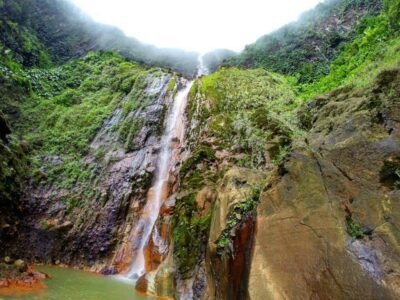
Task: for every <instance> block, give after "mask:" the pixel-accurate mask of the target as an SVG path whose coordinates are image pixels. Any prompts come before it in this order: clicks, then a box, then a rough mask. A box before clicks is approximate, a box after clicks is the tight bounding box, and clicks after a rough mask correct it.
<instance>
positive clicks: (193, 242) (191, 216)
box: [172, 193, 211, 278]
mask: <svg viewBox="0 0 400 300" xmlns="http://www.w3.org/2000/svg"><path fill="white" fill-rule="evenodd" d="M195 197H196V194H195V193H191V194H189V195H186V196H184V197H182V198H181V199H178V201H177V204H176V207H175V212H174V216H173V220H172V227H173V231H172V236H173V242H174V258H175V261H176V264H177V267H178V272H179V274H180V275H181V276H182V278H190V277H191V276H192V275H193V272H194V269H195V267H196V265H197V264H198V262H199V260H200V259H201V255H202V253H204V249H205V246H206V244H207V243H206V241H207V236H208V231H209V228H210V220H211V212H210V213H208V214H206V215H204V216H202V215H199V214H198V213H197V208H196V198H195Z"/></svg>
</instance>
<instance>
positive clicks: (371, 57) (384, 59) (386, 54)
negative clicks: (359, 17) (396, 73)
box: [298, 1, 400, 99]
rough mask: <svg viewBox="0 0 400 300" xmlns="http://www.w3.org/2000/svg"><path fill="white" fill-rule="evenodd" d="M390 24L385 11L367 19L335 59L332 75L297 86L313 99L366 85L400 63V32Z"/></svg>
mask: <svg viewBox="0 0 400 300" xmlns="http://www.w3.org/2000/svg"><path fill="white" fill-rule="evenodd" d="M388 3H393V4H395V3H396V1H387V4H386V6H389V4H388ZM385 11H386V10H385ZM391 23H393V22H392V21H391V18H390V17H389V16H388V15H386V13H382V14H381V15H379V16H376V17H370V18H366V19H364V20H363V22H361V24H360V25H359V26H358V29H357V32H358V34H357V36H356V38H355V39H354V41H352V42H351V43H348V44H347V45H346V46H345V47H344V50H343V51H342V52H341V53H340V55H339V56H338V57H337V58H336V59H335V60H334V61H333V62H332V65H331V67H330V72H329V74H328V75H327V76H325V77H323V78H321V79H320V80H318V81H316V82H315V83H311V84H304V85H300V86H299V87H298V90H299V93H300V97H301V98H302V99H310V98H312V97H314V96H316V95H319V94H321V93H324V92H327V91H330V90H332V89H334V88H337V87H340V86H344V85H349V84H351V85H353V86H356V87H358V88H362V87H366V86H368V85H370V84H371V83H372V81H373V80H374V78H376V76H377V75H378V73H380V72H381V71H383V70H385V69H388V68H393V67H397V66H399V65H400V62H399V50H400V37H399V31H392V30H391V29H390V28H391V27H392V26H393V25H391Z"/></svg>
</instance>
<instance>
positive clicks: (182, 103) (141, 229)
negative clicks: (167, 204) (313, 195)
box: [124, 56, 208, 280]
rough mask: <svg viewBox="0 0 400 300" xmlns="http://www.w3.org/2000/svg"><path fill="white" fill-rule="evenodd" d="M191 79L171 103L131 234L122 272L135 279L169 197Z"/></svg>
mask: <svg viewBox="0 0 400 300" xmlns="http://www.w3.org/2000/svg"><path fill="white" fill-rule="evenodd" d="M198 61H199V66H198V73H197V76H198V77H200V76H202V75H206V74H207V73H208V70H207V68H206V67H205V65H204V62H203V57H202V56H199V58H198ZM193 82H194V81H190V82H188V83H187V84H186V86H185V87H184V88H183V89H182V90H180V91H178V93H177V95H176V96H175V98H174V104H173V106H172V109H171V110H170V114H169V116H168V119H167V123H166V128H165V132H164V135H163V137H162V139H161V145H160V154H159V157H158V160H157V165H156V175H155V179H154V183H153V186H152V187H151V188H150V190H149V192H148V195H147V202H146V205H145V207H144V208H143V212H142V216H141V219H140V220H139V222H138V223H137V225H136V226H135V228H134V230H133V233H132V235H131V237H132V242H133V243H134V244H133V248H134V250H135V251H134V252H135V256H134V258H133V262H132V264H131V267H130V270H129V272H128V273H127V274H125V275H124V277H125V278H128V279H132V280H137V279H138V278H139V277H140V276H142V275H143V274H144V273H145V247H146V246H147V244H148V242H149V240H150V238H151V235H152V232H153V229H154V225H155V223H156V221H157V218H158V216H159V213H160V208H161V205H162V204H163V202H164V201H165V200H166V199H167V198H168V196H169V192H170V186H169V183H168V181H169V178H170V175H171V172H172V171H173V167H174V166H175V164H176V163H177V162H178V160H179V155H178V153H179V146H180V144H181V142H182V140H183V138H184V135H185V128H184V114H185V109H186V104H187V98H188V94H189V91H190V88H191V87H192V85H193ZM137 237H140V239H139V240H137ZM134 239H136V240H134Z"/></svg>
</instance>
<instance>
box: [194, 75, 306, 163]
mask: <svg viewBox="0 0 400 300" xmlns="http://www.w3.org/2000/svg"><path fill="white" fill-rule="evenodd" d="M200 92H201V93H202V94H203V95H204V98H205V99H207V101H209V102H210V105H209V108H206V107H204V106H203V108H202V110H201V112H200V115H199V116H196V117H197V118H199V119H200V120H206V123H207V124H208V135H209V136H212V137H215V138H216V139H217V142H216V147H217V148H219V149H229V150H231V151H234V152H238V153H242V154H247V155H249V157H250V159H249V167H256V168H258V167H262V166H263V165H264V164H265V162H266V159H267V158H266V157H265V153H266V149H267V144H268V143H270V142H272V143H274V144H277V147H279V146H281V147H284V146H287V145H288V142H289V140H290V139H291V138H292V137H294V136H297V135H299V134H301V132H300V131H299V130H298V129H297V124H296V118H295V115H294V113H295V110H296V108H297V107H298V106H299V105H300V104H301V102H300V101H298V100H296V97H295V95H294V93H293V92H292V89H291V86H290V84H289V81H288V80H286V79H285V78H284V77H282V76H279V75H277V74H273V73H270V72H267V71H264V70H261V69H255V70H239V69H236V68H229V69H226V68H223V69H221V70H219V71H218V72H216V73H214V74H212V75H210V76H207V77H204V78H203V79H202V80H201V89H200ZM203 122H204V121H203ZM272 159H274V157H272Z"/></svg>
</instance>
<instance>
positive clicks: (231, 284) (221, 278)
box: [206, 167, 263, 299]
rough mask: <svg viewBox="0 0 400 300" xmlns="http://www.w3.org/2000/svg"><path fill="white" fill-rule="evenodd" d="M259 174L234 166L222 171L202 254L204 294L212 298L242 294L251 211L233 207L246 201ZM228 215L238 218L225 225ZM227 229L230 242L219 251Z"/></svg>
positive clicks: (250, 237) (240, 296)
mask: <svg viewBox="0 0 400 300" xmlns="http://www.w3.org/2000/svg"><path fill="white" fill-rule="evenodd" d="M261 178H263V177H262V174H261V173H259V172H257V171H254V170H250V169H245V168H237V167H234V168H232V169H231V170H229V171H228V172H227V173H226V174H225V176H224V178H223V180H222V183H221V185H220V187H219V188H218V195H217V199H216V202H215V206H214V210H213V214H212V220H211V228H210V236H209V240H208V248H207V252H208V253H207V256H208V257H207V258H206V261H207V262H208V264H207V270H208V273H209V278H208V288H209V292H208V294H209V296H210V297H212V299H214V298H216V299H245V298H246V294H247V283H248V275H249V274H248V270H249V264H250V256H251V248H252V242H253V236H254V215H253V214H252V212H244V211H243V212H241V211H236V210H235V207H237V205H240V203H244V202H246V201H249V199H248V198H249V195H250V194H251V188H252V186H253V185H254V184H257V183H258V182H259V181H260V180H261ZM232 217H234V218H235V220H238V219H239V221H237V225H235V226H234V227H232V228H229V226H230V225H229V223H230V222H232V220H231V219H232ZM228 228H229V229H228ZM227 229H228V230H229V231H230V232H229V233H228V235H229V239H230V242H229V244H227V245H226V247H225V249H224V250H222V251H221V249H219V248H220V247H219V244H220V243H221V242H218V241H220V240H221V236H223V234H224V231H226V230H227ZM225 234H226V233H225Z"/></svg>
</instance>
